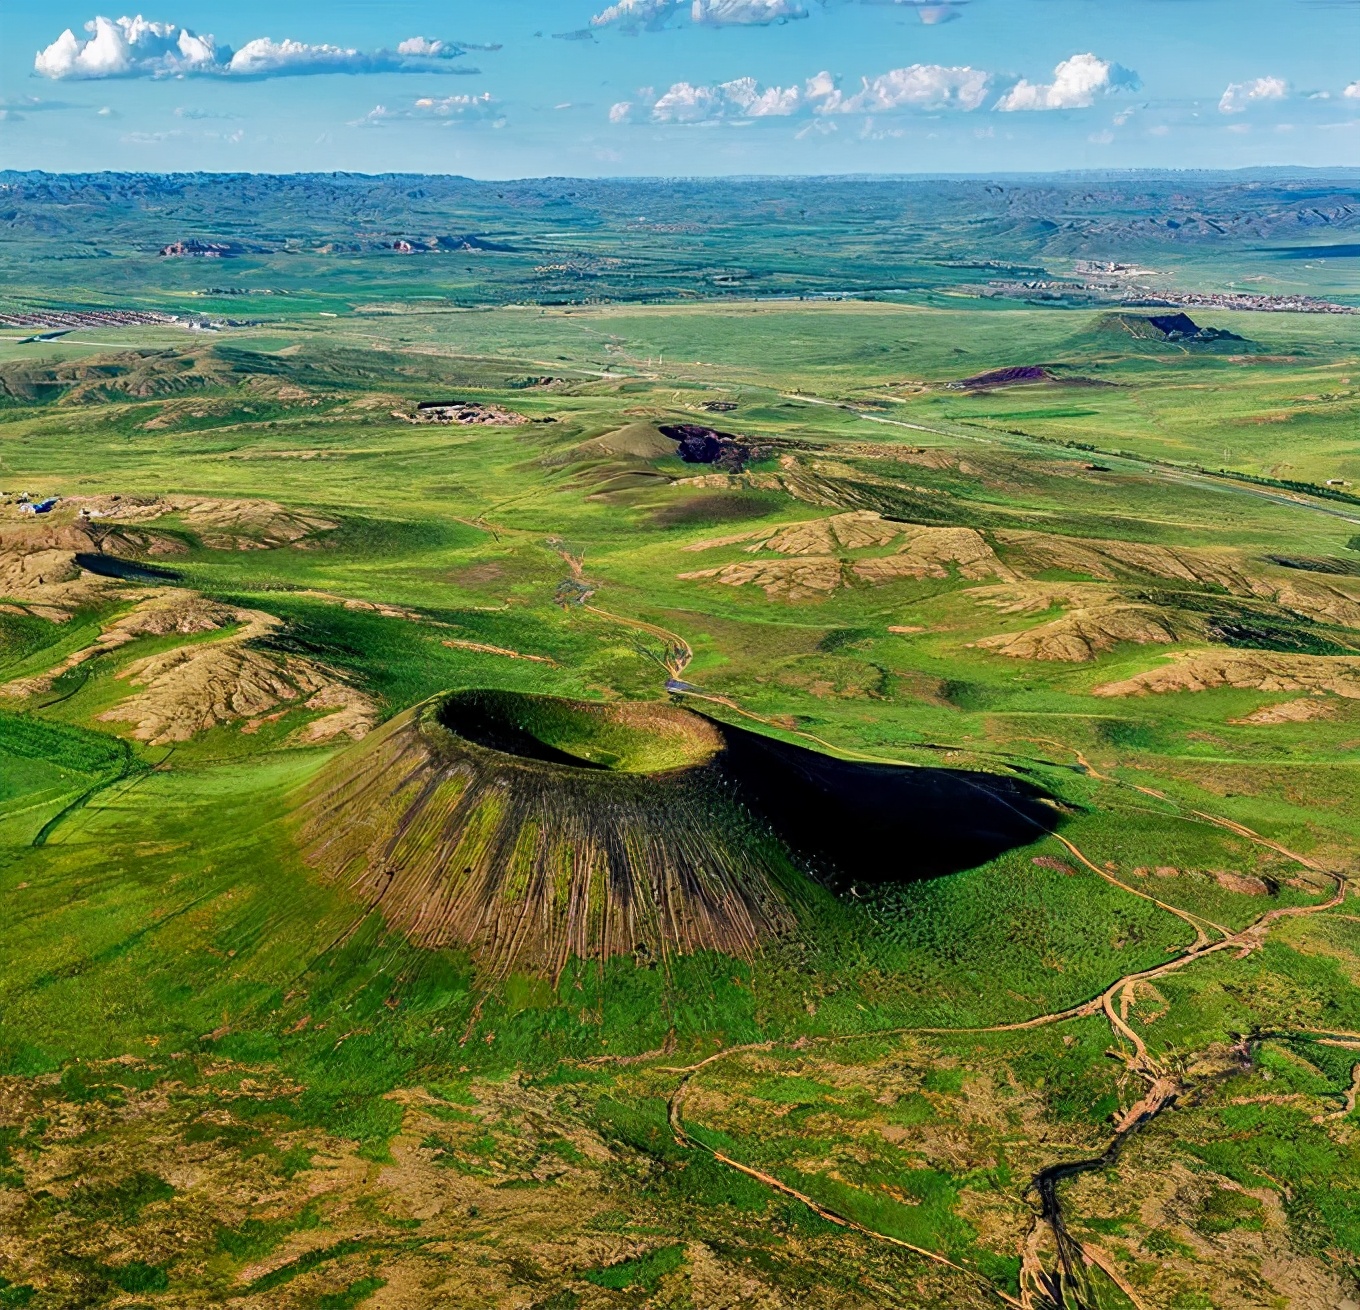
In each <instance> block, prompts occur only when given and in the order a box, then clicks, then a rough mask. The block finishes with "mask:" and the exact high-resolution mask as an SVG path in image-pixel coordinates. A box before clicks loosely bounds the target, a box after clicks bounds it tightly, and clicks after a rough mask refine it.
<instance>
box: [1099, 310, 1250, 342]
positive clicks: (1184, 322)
mask: <svg viewBox="0 0 1360 1310" xmlns="http://www.w3.org/2000/svg"><path fill="white" fill-rule="evenodd" d="M1095 330H1096V331H1097V332H1098V333H1102V334H1114V333H1117V334H1119V335H1120V336H1123V337H1126V338H1127V337H1131V338H1133V340H1135V341H1148V342H1160V343H1164V344H1168V345H1180V346H1213V345H1216V344H1218V343H1220V342H1222V343H1225V344H1228V343H1237V345H1238V346H1245V345H1248V344H1249V343H1248V342H1247V339H1246V338H1245V337H1239V336H1238V335H1237V333H1236V332H1229V331H1227V330H1226V329H1225V328H1212V327H1200V325H1199V324H1198V323H1196V322H1195V320H1194V319H1193V318H1191V317H1190V315H1189V314H1184V313H1179V312H1174V313H1165V314H1123V313H1121V314H1105V315H1103V316H1102V317H1101V318H1100V319H1099V320H1098V322H1097V323H1096V326H1095Z"/></svg>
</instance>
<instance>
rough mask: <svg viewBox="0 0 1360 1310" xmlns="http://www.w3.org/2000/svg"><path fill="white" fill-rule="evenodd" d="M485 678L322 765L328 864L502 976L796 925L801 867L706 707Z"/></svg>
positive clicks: (328, 869) (730, 941)
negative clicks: (695, 710) (568, 696)
mask: <svg viewBox="0 0 1360 1310" xmlns="http://www.w3.org/2000/svg"><path fill="white" fill-rule="evenodd" d="M475 695H476V694H473V698H471V699H470V698H468V697H464V698H461V700H460V698H459V697H450V698H446V699H445V700H444V701H443V702H440V703H437V704H433V705H427V706H423V707H420V708H418V709H416V710H414V711H410V712H408V713H406V714H403V715H401V716H399V717H398V718H397V719H394V720H393V721H392V722H391V723H390V724H388V725H387V726H386V727H384V728H383V729H381V730H380V731H379V732H376V733H374V734H373V735H372V736H371V737H370V738H369V739H368V740H367V741H366V742H364V743H363V744H362V745H361V746H359V747H356V748H355V749H353V750H351V751H348V752H346V753H345V754H344V755H342V756H341V757H339V758H338V759H337V760H336V761H335V762H334V763H333V764H332V765H331V766H329V767H328V768H327V769H326V770H325V771H324V772H323V774H322V775H321V777H320V778H319V779H318V781H317V783H316V784H315V785H314V787H313V790H312V792H311V794H310V795H309V797H308V799H307V800H306V802H305V804H304V807H303V814H302V828H301V836H302V841H303V849H304V855H305V858H306V859H307V860H308V862H309V863H310V864H311V865H312V866H313V867H315V868H316V869H317V870H318V871H319V872H320V873H321V874H322V875H323V876H325V877H328V878H330V879H333V880H335V881H337V882H340V883H343V884H345V885H348V886H349V887H351V888H353V889H354V890H355V891H357V892H359V893H360V894H361V895H363V896H364V897H366V898H367V899H368V900H369V901H370V903H371V904H372V905H373V907H374V908H375V909H379V910H380V911H381V913H382V914H383V916H384V918H385V919H386V921H387V922H388V923H389V924H391V925H393V926H394V927H399V928H401V929H402V930H404V931H405V932H407V933H408V934H409V935H410V936H411V938H412V939H413V940H414V941H416V942H417V943H419V944H421V945H424V946H429V947H441V946H458V945H462V946H467V947H468V948H470V949H471V950H472V952H473V954H474V955H475V956H477V958H478V959H479V961H480V963H481V964H482V966H483V967H484V968H487V969H489V970H490V971H492V972H494V973H497V974H505V973H508V972H510V971H513V970H524V971H530V972H535V973H544V974H549V975H551V976H554V977H555V976H557V975H559V974H560V972H561V970H562V969H563V967H564V966H565V965H566V963H567V961H568V960H569V959H570V958H571V957H572V956H577V957H580V958H583V959H599V958H605V957H609V956H615V955H634V956H637V957H638V958H640V959H655V960H660V959H664V958H665V957H667V956H670V955H673V954H677V953H678V954H685V953H691V952H695V951H701V950H715V951H721V952H723V953H725V954H729V955H736V956H749V955H751V954H752V953H753V952H754V951H755V950H756V948H757V947H758V945H759V943H760V942H761V941H763V940H766V939H768V938H769V937H771V936H773V935H775V934H778V933H780V932H783V931H786V930H787V929H789V928H791V927H792V926H793V922H794V920H793V915H792V913H791V911H790V908H789V894H790V891H791V889H792V888H793V886H795V885H796V883H795V880H796V878H797V875H796V873H795V872H794V869H793V866H792V864H791V863H790V861H789V859H788V858H787V856H786V855H785V853H784V852H783V850H782V848H781V847H780V845H779V844H778V843H777V842H776V841H775V840H774V839H773V838H772V837H771V835H770V834H769V832H768V831H767V830H766V829H765V828H764V827H763V826H762V825H760V824H759V823H757V822H756V821H755V820H753V819H752V818H751V817H750V815H749V814H748V813H747V811H746V810H745V809H743V807H742V806H741V805H740V804H738V803H737V801H736V800H735V799H734V797H733V795H732V792H731V788H730V785H729V784H728V783H727V782H726V781H725V779H724V776H723V773H722V771H721V770H720V769H719V768H716V767H714V765H713V763H712V761H713V759H714V757H715V756H716V755H717V754H718V753H720V751H721V749H722V738H721V737H720V736H719V735H718V734H717V732H716V731H715V730H714V728H713V727H712V725H710V724H709V723H708V722H707V721H706V720H704V719H702V718H700V717H699V716H697V715H692V714H689V713H687V712H686V711H684V710H679V709H671V708H669V707H664V706H661V707H658V706H646V707H641V706H639V707H597V706H590V707H587V706H573V705H571V703H569V702H549V701H548V700H547V698H533V697H516V698H511V699H509V700H502V701H500V702H496V701H495V700H494V699H493V700H491V701H488V700H487V699H486V698H483V699H482V700H481V701H477V700H476V699H475ZM507 705H513V706H514V707H515V709H514V712H512V713H506V712H505V710H506V706H507ZM526 708H527V710H528V711H531V712H532V715H537V717H535V718H534V721H533V722H532V723H530V724H529V725H528V726H527V727H526V724H525V722H524V721H523V718H524V716H523V712H524V711H525V710H526ZM441 720H442V721H441ZM449 723H454V724H455V725H456V726H459V727H460V728H461V729H462V730H463V731H462V732H455V731H451V730H450V727H449V726H446V724H449ZM488 725H490V726H489V727H488ZM463 733H467V734H468V735H463ZM533 742H536V743H537V748H534V747H532V744H531V743H533ZM498 747H499V749H498ZM535 756H536V757H535ZM601 758H603V759H605V760H606V763H607V766H602V765H601V764H600V763H599V762H598V761H599V759H601ZM564 761H565V762H564ZM657 766H660V767H657Z"/></svg>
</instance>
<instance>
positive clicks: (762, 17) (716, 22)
mask: <svg viewBox="0 0 1360 1310" xmlns="http://www.w3.org/2000/svg"><path fill="white" fill-rule="evenodd" d="M690 17H691V18H692V19H693V20H694V21H695V22H696V23H710V24H712V25H713V26H715V27H720V26H727V25H741V26H754V27H764V26H766V25H767V24H769V23H786V22H788V20H789V19H791V18H806V17H807V10H806V9H804V8H803V6H802V5H801V4H799V3H798V0H694V2H693V4H691V6H690Z"/></svg>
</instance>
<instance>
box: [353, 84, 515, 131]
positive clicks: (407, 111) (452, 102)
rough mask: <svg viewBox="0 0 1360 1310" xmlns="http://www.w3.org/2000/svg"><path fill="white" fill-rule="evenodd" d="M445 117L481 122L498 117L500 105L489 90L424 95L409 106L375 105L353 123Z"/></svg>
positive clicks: (459, 120) (441, 118) (448, 120)
mask: <svg viewBox="0 0 1360 1310" xmlns="http://www.w3.org/2000/svg"><path fill="white" fill-rule="evenodd" d="M422 118H423V119H430V120H436V121H438V120H442V121H444V122H446V123H456V122H478V121H482V120H485V119H499V118H500V106H499V104H498V103H497V102H496V101H495V100H494V99H493V98H492V96H491V93H490V92H489V91H484V92H482V94H481V95H458V96H421V97H420V99H419V100H416V101H413V102H412V103H411V104H410V105H409V106H405V107H402V108H398V109H389V108H388V107H387V106H386V105H375V106H374V107H373V108H372V109H370V110H369V111H368V113H367V114H365V115H364V116H363V117H362V118H360V119H357V120H356V121H355V122H354V123H352V124H350V126H351V127H362V126H367V125H372V124H375V123H386V122H392V121H394V120H400V119H422Z"/></svg>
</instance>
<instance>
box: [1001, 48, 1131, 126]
mask: <svg viewBox="0 0 1360 1310" xmlns="http://www.w3.org/2000/svg"><path fill="white" fill-rule="evenodd" d="M1138 85H1139V82H1138V75H1137V74H1136V73H1134V72H1133V71H1132V70H1130V69H1127V68H1121V67H1120V66H1119V65H1118V64H1114V63H1111V62H1110V61H1109V60H1107V59H1098V58H1096V56H1095V55H1093V54H1084V55H1073V56H1072V58H1071V59H1064V60H1063V62H1062V63H1060V64H1059V65H1058V66H1057V68H1055V69H1054V70H1053V80H1052V81H1051V82H1030V81H1027V80H1025V79H1024V78H1021V80H1020V81H1019V82H1017V83H1016V84H1015V85H1014V86H1013V87H1012V88H1011V89H1010V90H1009V91H1008V92H1006V94H1005V95H1003V96H1002V97H1001V99H1000V100H998V101H997V102H996V107H997V109H999V110H1001V111H1002V113H1015V112H1018V111H1023V110H1042V109H1089V108H1090V107H1091V106H1092V105H1093V104H1095V102H1096V97H1097V96H1103V95H1108V94H1109V93H1110V92H1111V91H1116V90H1119V89H1121V88H1129V89H1134V88H1136V87H1137V86H1138Z"/></svg>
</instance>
